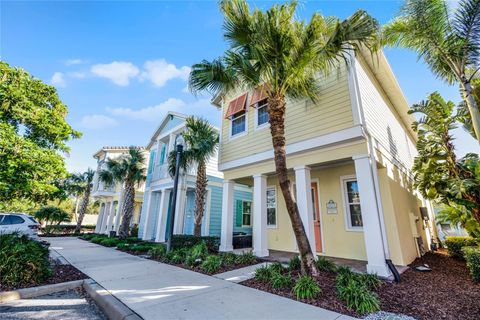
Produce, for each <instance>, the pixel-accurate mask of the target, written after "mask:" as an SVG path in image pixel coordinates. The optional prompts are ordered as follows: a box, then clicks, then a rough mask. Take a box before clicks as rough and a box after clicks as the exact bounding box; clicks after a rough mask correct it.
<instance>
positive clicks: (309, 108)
mask: <svg viewBox="0 0 480 320" xmlns="http://www.w3.org/2000/svg"><path fill="white" fill-rule="evenodd" d="M238 94H239V93H237V95H238ZM235 97H236V96H235V95H231V96H230V97H229V98H227V99H226V101H230V100H232V99H233V98H235ZM227 107H228V103H225V105H224V108H223V114H225V112H226V109H227ZM247 120H248V121H247V124H248V126H247V132H248V133H247V134H246V135H245V136H242V137H238V138H235V139H232V140H230V121H229V120H228V119H223V120H222V142H221V149H220V163H223V162H227V161H231V160H235V159H239V158H243V157H246V156H250V155H254V154H257V153H260V152H264V151H268V150H272V140H271V137H270V130H269V129H268V128H264V129H260V130H255V110H254V109H253V108H250V107H249V108H248V110H247ZM352 126H353V116H352V108H351V102H350V94H349V91H348V83H347V70H346V68H342V69H341V70H339V71H337V72H334V73H333V74H331V75H330V76H328V77H327V78H325V79H323V80H322V81H321V87H320V92H319V100H318V101H317V103H313V102H312V101H310V100H309V99H304V100H298V101H287V111H286V116H285V136H286V140H287V144H290V143H295V142H299V141H303V140H306V139H310V138H314V137H317V136H321V135H323V134H327V133H331V132H335V131H338V130H342V129H346V128H349V127H352Z"/></svg>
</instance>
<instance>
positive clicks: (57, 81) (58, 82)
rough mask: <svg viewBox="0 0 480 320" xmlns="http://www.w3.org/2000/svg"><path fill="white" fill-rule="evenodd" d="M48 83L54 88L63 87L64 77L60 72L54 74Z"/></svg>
mask: <svg viewBox="0 0 480 320" xmlns="http://www.w3.org/2000/svg"><path fill="white" fill-rule="evenodd" d="M50 83H51V84H52V85H54V86H56V87H65V86H66V85H67V83H66V82H65V77H64V74H63V73H62V72H55V73H54V74H53V76H52V78H51V79H50Z"/></svg>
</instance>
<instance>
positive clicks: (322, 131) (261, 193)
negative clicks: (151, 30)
mask: <svg viewBox="0 0 480 320" xmlns="http://www.w3.org/2000/svg"><path fill="white" fill-rule="evenodd" d="M321 81H322V86H321V88H320V95H319V96H320V99H319V101H318V103H316V104H314V103H312V102H311V101H310V100H308V99H305V100H296V101H287V108H286V110H287V111H286V117H285V126H286V129H285V131H286V133H285V135H286V142H287V146H286V153H287V165H288V168H289V175H290V181H291V182H292V188H293V191H294V194H295V195H296V200H297V204H298V207H299V211H300V215H301V217H302V222H303V224H304V227H305V229H306V231H307V236H308V238H309V240H310V244H311V247H312V250H313V251H314V252H316V253H317V255H325V256H330V257H337V258H346V259H355V260H362V261H365V262H366V267H367V271H368V272H371V273H377V274H378V275H380V276H389V275H390V274H391V272H390V270H389V268H388V266H387V263H386V260H387V259H391V260H392V261H393V263H394V264H395V265H399V266H405V265H407V264H409V263H410V262H412V261H413V260H414V259H415V258H416V257H417V256H419V255H421V254H422V253H423V252H425V250H429V246H430V244H431V239H432V238H433V237H434V233H435V229H434V228H435V225H434V222H433V211H432V208H431V206H430V204H429V203H428V202H427V201H425V200H424V199H422V197H421V195H420V194H419V193H418V192H416V191H415V190H414V189H413V187H412V173H411V171H410V169H411V167H412V164H413V159H414V157H415V155H416V154H417V151H416V148H415V143H416V135H415V133H414V132H413V131H412V129H411V124H412V121H413V120H414V119H413V118H412V117H411V116H410V115H409V114H408V109H409V105H408V103H407V101H406V99H405V97H404V95H403V93H402V91H401V89H400V87H399V85H398V83H397V81H396V79H395V76H394V74H393V72H392V70H391V68H390V66H389V64H388V62H387V60H386V58H385V56H384V55H383V53H379V54H378V55H377V56H376V57H373V58H372V57H371V55H370V53H366V52H361V53H359V54H357V56H356V57H355V58H352V59H351V61H350V63H349V66H348V67H347V66H343V67H339V68H338V70H336V71H335V72H333V73H332V74H330V75H328V76H324V77H323V78H322V80H321ZM213 103H214V105H216V106H217V107H218V108H220V109H221V110H222V113H221V114H222V125H221V139H220V150H219V161H218V166H219V170H220V171H222V172H223V174H224V182H223V199H222V230H221V247H220V250H222V251H231V250H232V234H233V233H232V230H233V226H234V225H235V224H237V223H238V222H240V223H243V221H247V222H249V223H250V224H251V227H252V228H253V252H254V253H255V254H256V255H257V256H260V257H265V256H268V255H269V254H271V253H272V251H284V252H296V251H297V247H296V241H295V237H294V234H293V230H292V226H291V223H290V219H289V216H288V213H287V210H286V206H285V202H284V199H283V196H282V194H281V190H280V186H279V184H278V181H277V178H276V174H275V166H274V162H273V148H272V141H271V135H270V130H269V123H268V113H267V109H266V100H264V99H263V98H262V96H261V94H259V93H258V92H249V91H241V90H238V91H236V93H235V94H230V95H229V96H224V97H220V96H218V97H215V98H214V100H213ZM237 183H238V184H242V185H248V186H252V187H253V190H254V191H253V202H252V203H242V202H238V201H234V197H233V190H234V186H235V184H237ZM237 202H238V203H237Z"/></svg>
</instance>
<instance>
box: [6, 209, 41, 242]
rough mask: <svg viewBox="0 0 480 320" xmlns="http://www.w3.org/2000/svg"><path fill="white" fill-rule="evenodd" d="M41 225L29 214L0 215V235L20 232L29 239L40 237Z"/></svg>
mask: <svg viewBox="0 0 480 320" xmlns="http://www.w3.org/2000/svg"><path fill="white" fill-rule="evenodd" d="M39 227H40V224H39V223H38V222H37V221H36V220H35V219H34V218H33V217H32V216H29V215H28V214H24V213H0V234H6V233H7V234H8V233H15V232H18V233H20V234H25V235H27V236H29V237H37V236H38V228H39Z"/></svg>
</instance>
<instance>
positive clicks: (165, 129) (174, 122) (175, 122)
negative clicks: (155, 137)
mask: <svg viewBox="0 0 480 320" xmlns="http://www.w3.org/2000/svg"><path fill="white" fill-rule="evenodd" d="M184 121H185V120H184V119H181V118H177V117H175V116H173V119H171V120H170V121H168V122H167V124H165V126H164V127H163V129H162V131H160V135H161V134H162V133H165V132H168V131H170V130H172V129H173V128H175V127H176V126H179V125H181V124H182V123H183V122H184Z"/></svg>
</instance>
